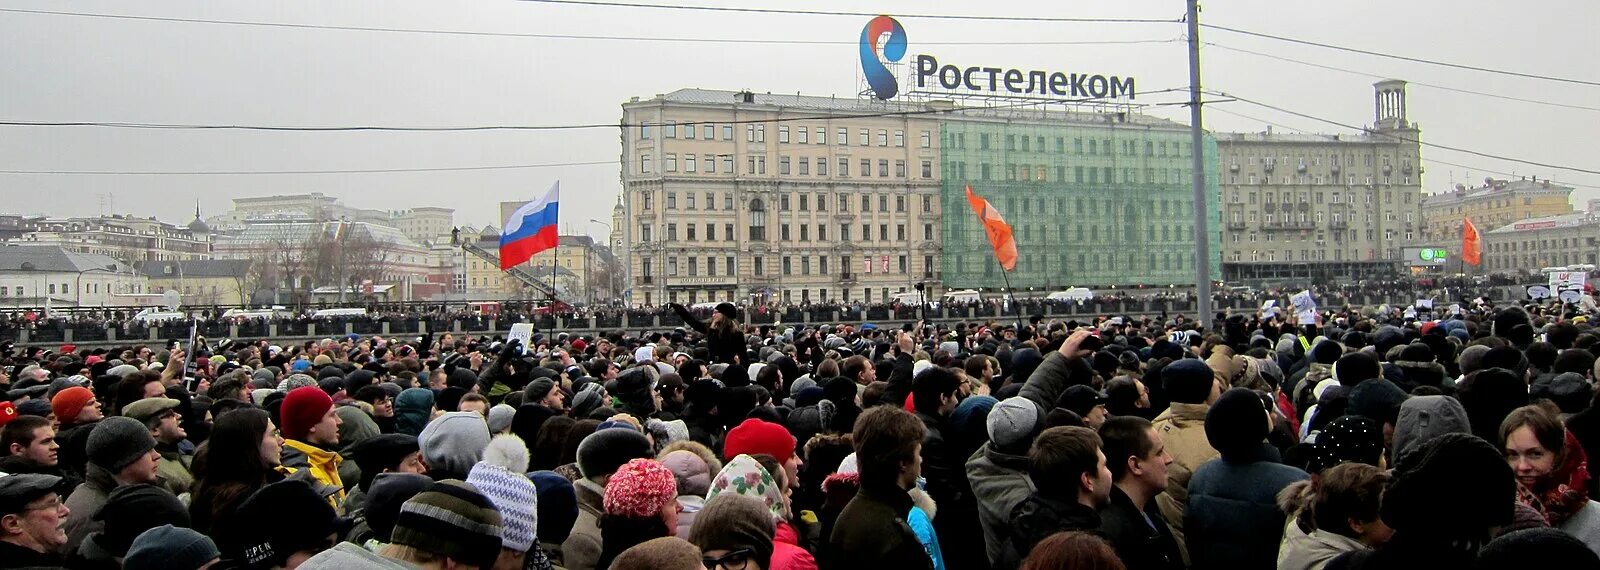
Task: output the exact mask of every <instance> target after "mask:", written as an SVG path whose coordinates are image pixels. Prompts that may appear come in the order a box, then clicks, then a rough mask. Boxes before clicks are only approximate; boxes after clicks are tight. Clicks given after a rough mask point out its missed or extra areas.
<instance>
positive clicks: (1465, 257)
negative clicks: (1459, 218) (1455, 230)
mask: <svg viewBox="0 0 1600 570" xmlns="http://www.w3.org/2000/svg"><path fill="white" fill-rule="evenodd" d="M1464 221H1465V222H1466V223H1465V224H1463V225H1462V226H1461V260H1462V261H1465V262H1467V263H1470V264H1473V265H1478V264H1480V263H1482V262H1483V242H1482V241H1481V240H1479V239H1478V226H1474V225H1472V218H1466V219H1465V220H1464Z"/></svg>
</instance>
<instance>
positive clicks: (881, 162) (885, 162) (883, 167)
mask: <svg viewBox="0 0 1600 570" xmlns="http://www.w3.org/2000/svg"><path fill="white" fill-rule="evenodd" d="M878 177H879V178H888V177H889V159H887V158H880V159H878Z"/></svg>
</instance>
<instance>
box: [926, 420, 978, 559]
mask: <svg viewBox="0 0 1600 570" xmlns="http://www.w3.org/2000/svg"><path fill="white" fill-rule="evenodd" d="M916 416H917V419H919V420H922V425H923V426H924V427H926V428H927V434H926V436H925V437H923V439H922V476H923V477H924V478H925V479H926V480H927V485H926V488H925V490H926V491H927V493H928V497H929V498H931V499H933V502H934V504H937V505H939V510H940V511H941V512H943V513H944V515H945V516H942V517H930V518H932V519H933V527H934V529H935V530H936V531H938V534H939V535H940V536H943V537H945V538H944V540H947V541H957V540H966V539H967V537H973V536H979V534H980V533H982V532H983V526H982V524H981V523H980V522H979V521H978V516H977V515H978V502H977V500H976V499H974V498H973V496H972V486H971V485H969V484H968V481H967V470H966V464H965V461H966V459H967V455H966V454H965V453H962V454H959V455H958V454H957V451H956V447H957V445H956V444H955V442H953V441H950V440H947V439H946V438H945V434H944V427H945V426H946V425H948V424H947V422H946V419H945V418H942V417H939V416H935V415H932V414H928V413H924V412H921V411H919V412H917V414H916ZM949 546H950V548H943V549H941V550H943V551H944V557H945V558H946V559H947V560H948V561H949V562H950V565H951V566H952V567H956V568H967V567H971V566H978V565H982V564H983V561H984V558H983V556H982V555H980V554H978V552H977V550H976V549H973V548H958V547H957V546H958V545H957V544H956V543H952V544H950V545H949Z"/></svg>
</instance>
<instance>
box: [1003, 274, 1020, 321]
mask: <svg viewBox="0 0 1600 570" xmlns="http://www.w3.org/2000/svg"><path fill="white" fill-rule="evenodd" d="M1010 273H1011V272H1010V271H1006V268H1004V267H1001V268H1000V278H1001V279H1003V280H1005V284H1006V296H1005V298H1004V299H1003V300H1004V301H1005V302H1007V303H1010V304H1012V305H1015V304H1016V302H1017V300H1016V297H1015V296H1014V295H1012V294H1011V275H1010ZM1016 312H1017V314H1016V316H1017V338H1022V307H1021V306H1018V307H1016ZM1000 316H1001V317H1005V316H1006V311H1005V305H1003V304H1002V305H1000Z"/></svg>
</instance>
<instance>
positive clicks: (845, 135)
mask: <svg viewBox="0 0 1600 570" xmlns="http://www.w3.org/2000/svg"><path fill="white" fill-rule="evenodd" d="M835 138H836V140H838V141H839V146H845V145H848V144H850V129H846V128H844V127H839V136H838V137H835Z"/></svg>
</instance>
